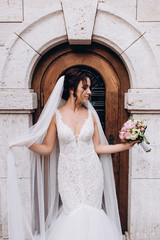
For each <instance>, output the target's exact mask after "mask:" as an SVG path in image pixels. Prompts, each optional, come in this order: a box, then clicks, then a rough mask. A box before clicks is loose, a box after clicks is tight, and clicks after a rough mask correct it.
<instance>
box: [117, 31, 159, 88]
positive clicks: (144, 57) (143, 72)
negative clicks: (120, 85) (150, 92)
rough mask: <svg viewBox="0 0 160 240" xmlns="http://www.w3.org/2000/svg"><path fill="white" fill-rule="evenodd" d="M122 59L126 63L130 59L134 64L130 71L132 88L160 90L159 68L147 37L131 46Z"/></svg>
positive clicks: (122, 55) (141, 38)
mask: <svg viewBox="0 0 160 240" xmlns="http://www.w3.org/2000/svg"><path fill="white" fill-rule="evenodd" d="M121 57H122V58H124V60H125V61H128V60H127V59H128V58H129V61H130V62H131V63H132V67H131V68H130V69H129V75H130V76H131V77H130V80H131V88H160V81H159V80H158V79H159V77H160V73H159V66H158V64H157V61H156V58H155V56H154V53H153V51H152V48H151V47H150V46H149V44H148V43H147V41H146V39H145V35H143V36H142V37H140V38H139V39H138V40H137V41H136V42H134V43H133V44H132V45H131V46H129V47H128V48H127V49H126V50H125V51H124V52H123V53H122V54H121ZM151 59H152V60H151Z"/></svg>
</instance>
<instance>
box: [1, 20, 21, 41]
mask: <svg viewBox="0 0 160 240" xmlns="http://www.w3.org/2000/svg"><path fill="white" fill-rule="evenodd" d="M20 25H21V23H0V45H4V44H5V43H6V42H7V40H8V38H9V37H10V35H11V34H13V33H14V31H15V30H16V28H17V27H19V26H20Z"/></svg>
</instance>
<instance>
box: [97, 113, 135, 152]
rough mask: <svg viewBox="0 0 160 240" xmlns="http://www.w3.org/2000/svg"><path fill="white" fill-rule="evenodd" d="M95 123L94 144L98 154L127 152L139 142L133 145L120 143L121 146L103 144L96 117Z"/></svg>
mask: <svg viewBox="0 0 160 240" xmlns="http://www.w3.org/2000/svg"><path fill="white" fill-rule="evenodd" d="M93 121H94V135H93V143H94V148H95V151H96V153H97V154H109V153H116V152H121V151H125V150H128V149H130V148H132V147H133V146H134V144H135V143H137V142H139V141H133V142H131V143H128V142H126V143H120V144H114V145H105V144H101V143H100V137H99V131H98V126H97V123H96V120H95V118H94V116H93Z"/></svg>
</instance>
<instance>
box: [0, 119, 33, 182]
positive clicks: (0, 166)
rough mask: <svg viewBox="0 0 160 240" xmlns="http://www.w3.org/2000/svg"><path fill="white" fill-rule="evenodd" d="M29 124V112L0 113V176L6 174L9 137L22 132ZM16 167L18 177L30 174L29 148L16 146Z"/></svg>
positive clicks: (11, 137) (12, 137)
mask: <svg viewBox="0 0 160 240" xmlns="http://www.w3.org/2000/svg"><path fill="white" fill-rule="evenodd" d="M30 124H31V116H30V115H29V114H4V115H2V114H0V132H1V134H0V156H1V158H0V177H1V178H2V177H3V178H5V177H6V176H7V146H8V144H9V142H10V140H11V139H14V138H15V137H17V136H20V135H22V134H24V132H25V131H26V130H27V129H28V127H29V126H30ZM15 159H16V162H15V164H16V167H17V174H18V176H19V177H29V176H30V161H29V150H28V149H27V148H25V147H20V148H17V151H16V157H15Z"/></svg>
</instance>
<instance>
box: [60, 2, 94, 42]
mask: <svg viewBox="0 0 160 240" xmlns="http://www.w3.org/2000/svg"><path fill="white" fill-rule="evenodd" d="M97 3H98V0H88V1H86V0H79V1H72V0H62V6H63V12H64V18H65V23H66V28H67V34H68V41H69V43H70V44H90V43H91V39H92V32H93V27H94V21H95V15H96V9H97Z"/></svg>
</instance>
